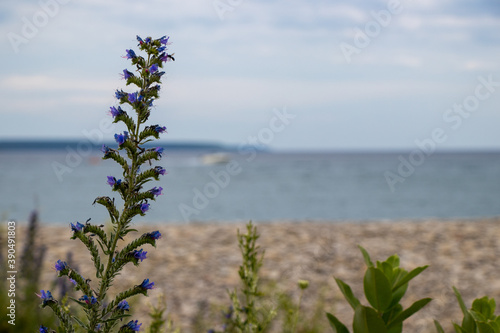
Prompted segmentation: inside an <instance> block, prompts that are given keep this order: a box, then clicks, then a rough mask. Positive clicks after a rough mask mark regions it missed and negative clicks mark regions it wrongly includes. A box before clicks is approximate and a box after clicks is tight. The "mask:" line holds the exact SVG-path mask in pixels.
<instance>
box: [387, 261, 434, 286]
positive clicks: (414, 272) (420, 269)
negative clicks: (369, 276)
mask: <svg viewBox="0 0 500 333" xmlns="http://www.w3.org/2000/svg"><path fill="white" fill-rule="evenodd" d="M427 267H429V265H425V266H421V267H417V268H415V269H414V270H412V271H411V272H410V273H408V274H406V275H405V277H403V278H402V279H401V280H399V281H398V283H396V285H395V286H393V287H392V290H396V289H398V288H399V287H401V286H402V285H404V284H405V283H408V282H410V280H411V279H413V278H414V277H415V276H417V275H418V274H420V273H422V272H423V271H424V270H426V269H427Z"/></svg>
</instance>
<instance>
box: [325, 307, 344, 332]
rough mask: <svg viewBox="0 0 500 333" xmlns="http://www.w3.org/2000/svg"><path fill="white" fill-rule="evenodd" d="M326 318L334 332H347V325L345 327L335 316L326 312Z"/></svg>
mask: <svg viewBox="0 0 500 333" xmlns="http://www.w3.org/2000/svg"><path fill="white" fill-rule="evenodd" d="M326 318H328V322H329V323H330V326H331V327H332V329H333V332H334V333H349V330H348V329H347V327H345V325H344V324H342V323H341V322H340V321H339V320H338V319H337V317H335V316H334V315H332V314H331V313H328V312H327V313H326Z"/></svg>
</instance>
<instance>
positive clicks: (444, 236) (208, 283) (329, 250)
mask: <svg viewBox="0 0 500 333" xmlns="http://www.w3.org/2000/svg"><path fill="white" fill-rule="evenodd" d="M256 225H257V227H258V231H259V233H260V235H261V238H260V239H259V242H258V243H259V244H260V246H261V247H262V249H265V251H266V252H265V260H264V266H263V267H262V270H261V273H262V274H261V276H262V282H263V283H264V284H266V283H269V282H270V281H275V282H276V289H275V290H280V291H283V292H287V293H290V294H291V295H292V297H298V288H297V286H296V282H297V280H298V279H307V280H309V281H310V287H309V288H308V289H307V290H306V292H305V294H304V298H303V308H304V311H306V313H307V312H308V311H312V309H313V308H314V307H315V305H316V304H317V303H318V300H322V302H324V308H325V311H330V312H333V313H335V314H336V315H337V316H338V317H339V318H340V319H341V320H342V321H344V322H345V323H346V324H347V325H348V326H350V324H351V320H352V319H351V318H352V310H351V308H350V307H349V305H348V304H347V302H345V300H344V299H343V296H342V295H341V293H340V291H339V290H338V288H337V286H336V284H335V281H334V279H333V276H335V277H338V278H340V279H342V280H343V281H344V282H346V283H348V284H350V285H351V287H352V288H353V291H354V294H355V295H356V296H358V297H359V298H360V299H362V302H364V303H365V304H366V301H365V300H364V298H363V297H362V294H363V291H362V277H363V274H364V271H365V265H364V262H363V258H362V256H361V253H360V251H359V250H358V248H357V245H358V244H360V245H362V246H363V247H364V248H365V249H367V250H368V252H369V253H370V254H371V256H372V259H373V260H385V259H386V258H387V257H388V256H390V255H392V254H395V253H397V254H398V255H399V256H400V258H401V266H402V267H404V268H406V269H407V270H411V269H413V268H415V267H417V266H422V265H427V264H428V265H430V267H429V268H428V269H427V270H426V271H424V272H423V273H422V274H421V275H420V276H418V277H417V278H416V279H415V280H413V281H412V283H410V288H409V290H408V292H407V295H406V296H405V298H403V301H402V303H403V305H404V306H405V307H407V306H409V305H410V304H411V303H412V302H413V301H415V300H417V299H418V298H423V297H432V298H433V299H434V300H433V301H432V302H431V303H430V304H429V305H428V306H427V307H426V308H425V309H424V310H422V311H421V312H420V313H419V314H417V315H415V316H414V317H412V318H410V320H409V321H407V322H406V323H407V324H405V331H407V332H434V328H433V319H438V320H439V321H440V322H441V324H442V325H443V326H444V327H445V329H446V328H448V330H450V328H451V320H454V321H459V320H460V319H461V315H460V309H459V306H458V304H457V302H456V299H455V297H454V295H453V291H452V289H451V287H452V286H456V287H457V288H458V289H459V290H460V291H461V292H462V295H463V297H464V300H465V301H466V303H467V304H468V305H470V304H471V302H472V300H473V299H474V298H477V297H482V296H484V295H488V296H490V297H494V298H496V299H497V300H500V279H499V278H498V272H499V271H500V268H499V267H498V264H497V262H498V258H499V257H500V238H499V236H500V218H491V219H482V220H418V221H410V220H407V221H392V222H387V221H378V222H367V223H362V222H342V223H339V222H335V223H332V222H308V221H303V222H290V221H273V222H272V223H257V224H256ZM137 228H138V229H139V232H140V233H142V232H147V231H152V230H159V231H160V232H161V233H162V235H163V237H162V238H161V239H160V240H159V242H158V246H157V248H156V249H154V248H152V247H150V246H145V247H144V250H146V251H148V255H147V256H148V259H146V260H145V261H144V262H143V263H142V264H141V265H140V266H139V267H134V266H132V265H130V266H128V267H126V270H125V272H124V273H123V274H122V275H121V276H119V277H118V278H117V280H116V283H117V284H118V285H122V286H127V287H128V286H133V285H135V284H139V283H140V282H142V280H143V279H144V278H149V279H150V280H152V281H154V282H155V285H156V286H157V288H156V289H155V290H153V291H152V292H151V293H150V297H149V298H145V297H141V298H140V300H139V302H140V303H142V304H147V303H148V302H150V301H154V300H155V299H156V297H157V295H159V294H160V293H163V294H164V295H165V297H166V300H167V303H168V313H169V314H170V316H171V317H172V318H173V319H174V321H175V324H176V325H177V326H180V327H182V328H184V330H183V332H187V331H188V330H187V327H189V325H190V323H191V322H192V321H193V318H194V317H195V316H197V315H199V314H200V313H201V314H206V313H209V312H210V311H212V310H213V309H214V308H215V307H216V306H227V305H229V304H230V303H229V299H228V297H227V289H233V288H235V287H237V286H238V283H239V280H238V273H237V271H238V266H239V264H240V262H241V258H240V254H239V251H238V247H237V240H236V231H237V229H238V228H239V229H240V230H241V231H244V230H245V224H243V223H234V224H184V225H160V226H155V227H152V226H147V227H143V226H137ZM40 232H41V238H39V239H45V240H50V241H48V242H47V243H48V250H47V255H46V259H45V261H44V263H43V265H44V268H43V275H42V281H44V282H43V284H45V285H46V286H47V287H46V288H45V289H48V287H49V286H50V284H51V281H52V280H53V279H54V277H55V276H56V272H55V271H54V270H53V266H54V263H55V261H56V260H58V259H63V260H65V258H66V257H67V252H68V251H71V252H72V253H73V260H74V263H75V264H76V267H77V268H78V270H79V271H81V272H84V273H85V272H93V271H94V267H93V265H92V263H91V262H90V260H89V254H88V252H87V250H86V248H85V247H84V246H83V245H82V244H81V243H80V242H79V241H77V240H70V239H69V237H70V235H71V232H70V228H69V227H60V226H51V225H46V226H43V227H41V230H40ZM18 234H19V235H21V234H22V233H21V232H19V233H18ZM18 241H19V242H20V243H22V241H23V239H22V237H19V239H18ZM92 274H93V273H92ZM92 274H89V276H90V277H91V278H92ZM93 283H94V282H93ZM43 284H42V287H43ZM134 308H140V309H141V312H142V311H144V310H147V306H143V305H140V304H136V305H134ZM139 318H140V319H143V318H145V316H141V317H139ZM208 320H209V322H212V323H213V324H214V325H215V324H217V323H219V322H220V317H219V318H208ZM323 320H324V319H323ZM142 321H144V322H147V320H142Z"/></svg>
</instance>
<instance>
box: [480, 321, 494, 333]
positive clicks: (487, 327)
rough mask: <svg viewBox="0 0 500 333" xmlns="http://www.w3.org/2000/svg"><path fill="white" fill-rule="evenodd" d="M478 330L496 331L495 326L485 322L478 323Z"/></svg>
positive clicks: (488, 332) (489, 332)
mask: <svg viewBox="0 0 500 333" xmlns="http://www.w3.org/2000/svg"><path fill="white" fill-rule="evenodd" d="M477 331H478V333H495V330H494V329H493V327H491V326H490V324H488V323H485V322H478V323H477Z"/></svg>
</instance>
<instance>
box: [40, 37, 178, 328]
mask: <svg viewBox="0 0 500 333" xmlns="http://www.w3.org/2000/svg"><path fill="white" fill-rule="evenodd" d="M137 40H138V41H139V44H138V47H139V49H140V50H141V51H143V52H144V53H145V54H146V57H142V56H140V55H136V53H135V52H134V51H133V50H131V49H130V50H126V55H125V56H124V58H127V59H129V60H131V62H132V65H134V66H135V74H134V73H132V72H130V71H128V70H127V69H125V70H123V75H122V76H123V78H124V79H125V80H126V82H127V86H128V85H134V86H136V87H137V90H136V91H134V92H130V93H128V92H125V91H123V90H117V91H116V93H115V96H116V98H117V100H118V103H119V106H116V107H115V106H112V107H111V108H110V114H111V116H112V117H113V118H114V122H115V123H123V124H124V125H125V126H126V129H127V130H126V131H123V133H121V134H115V136H114V137H115V140H116V142H117V144H118V147H117V149H113V148H110V147H107V146H105V145H103V147H102V152H103V153H104V156H103V159H111V160H113V161H115V162H116V163H118V164H119V165H120V166H121V167H122V169H123V179H119V178H116V177H114V176H108V177H107V183H108V184H109V186H111V187H112V190H113V191H115V192H118V193H119V194H120V196H121V198H122V200H123V208H122V209H121V210H120V211H119V210H118V208H117V206H116V204H115V199H114V198H113V199H112V198H110V197H107V196H102V197H98V198H97V199H95V201H94V204H95V203H98V204H100V205H103V206H104V207H106V209H107V210H108V213H109V216H110V219H111V223H112V231H110V232H106V231H104V229H103V225H94V224H91V223H89V220H88V221H87V223H85V224H82V223H79V222H76V223H75V224H73V223H71V225H70V227H71V231H72V232H73V236H72V237H71V239H79V240H80V241H81V242H82V243H83V244H85V246H86V247H87V249H88V250H89V252H90V256H91V259H92V261H93V263H94V266H95V278H96V280H97V281H98V284H97V285H95V284H91V281H92V279H91V278H90V277H89V275H88V274H87V273H80V272H77V271H76V270H75V269H74V268H72V267H70V265H68V264H67V263H66V262H64V261H61V260H58V261H57V262H56V263H55V269H56V270H57V271H58V276H59V277H63V276H66V277H68V278H69V279H70V281H71V282H72V283H73V284H74V285H75V289H76V290H77V291H79V292H81V297H80V298H78V299H76V298H72V299H73V301H75V302H76V303H77V304H78V305H79V306H80V307H81V308H82V309H83V311H84V313H85V318H78V317H77V316H74V315H72V314H71V313H70V312H69V311H67V308H65V307H63V306H61V304H60V302H58V301H57V300H56V299H55V298H54V297H53V296H52V294H51V292H50V291H49V290H42V291H41V292H40V294H39V295H38V296H39V297H40V298H41V299H42V305H41V306H42V307H47V306H48V307H50V308H51V309H52V310H53V311H54V313H55V314H56V316H57V317H58V319H59V321H60V331H63V332H75V327H78V326H79V327H81V328H82V329H83V330H85V331H86V332H88V333H91V332H112V331H116V330H118V331H119V332H135V331H139V329H140V327H141V324H140V323H139V322H138V320H130V321H128V322H126V321H125V324H124V322H122V320H123V319H124V318H125V317H129V316H130V314H128V311H129V310H130V306H129V304H128V302H127V299H128V298H130V297H132V296H134V295H138V294H143V295H145V296H147V294H148V291H149V290H150V289H152V288H153V287H154V282H150V281H149V279H147V278H145V279H144V280H143V281H142V282H140V281H138V284H137V285H135V286H132V287H130V288H129V289H127V290H124V291H122V292H120V293H118V294H117V295H109V296H108V290H109V287H110V286H111V285H112V284H113V280H114V278H115V277H116V276H117V275H118V274H119V273H120V271H121V270H122V269H123V268H124V266H125V265H127V264H128V263H132V264H134V265H135V266H138V265H139V264H140V263H141V262H142V261H143V260H144V259H146V258H147V251H145V250H144V249H143V248H141V246H143V245H146V244H149V245H152V246H155V247H156V241H157V240H158V239H159V238H160V237H161V234H160V232H159V231H152V232H148V233H145V234H143V235H141V236H139V237H137V238H136V239H134V240H132V241H131V242H129V243H127V244H123V242H125V236H127V235H128V234H129V233H131V232H137V230H135V229H133V228H131V222H132V219H133V218H134V217H135V216H136V215H141V216H144V215H145V213H146V212H147V211H148V210H149V207H150V203H149V201H151V200H155V198H156V197H157V196H158V195H160V194H162V190H163V189H162V188H161V187H156V186H155V187H152V188H149V189H144V186H145V185H146V183H147V182H149V181H151V180H153V179H155V180H159V177H160V176H161V175H164V174H165V169H163V168H162V167H161V166H152V163H151V162H152V161H153V160H156V161H158V160H160V159H161V156H162V153H163V148H161V147H156V148H144V147H143V145H144V144H145V143H147V142H150V141H153V140H154V139H159V135H160V134H161V133H164V132H165V131H166V128H165V127H162V126H160V125H149V126H145V123H146V121H147V120H148V118H149V115H150V112H151V108H152V106H153V102H154V101H155V100H156V99H157V98H158V97H159V95H158V94H159V91H160V84H161V77H162V75H163V74H164V73H165V72H163V71H160V69H161V68H162V67H163V65H164V63H165V62H166V61H168V60H170V59H172V60H173V57H172V56H171V55H170V54H168V53H167V52H166V49H167V45H168V44H169V43H168V37H161V38H159V39H152V38H151V37H148V38H146V39H144V40H143V39H141V38H140V37H139V36H137ZM122 105H123V106H124V108H125V109H122V107H121V106H122ZM125 106H126V107H125ZM127 109H128V110H127ZM122 155H125V156H122ZM141 169H142V170H141ZM117 325H121V326H120V327H119V328H118V327H117ZM40 332H49V329H48V328H47V327H45V326H41V327H40Z"/></svg>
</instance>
